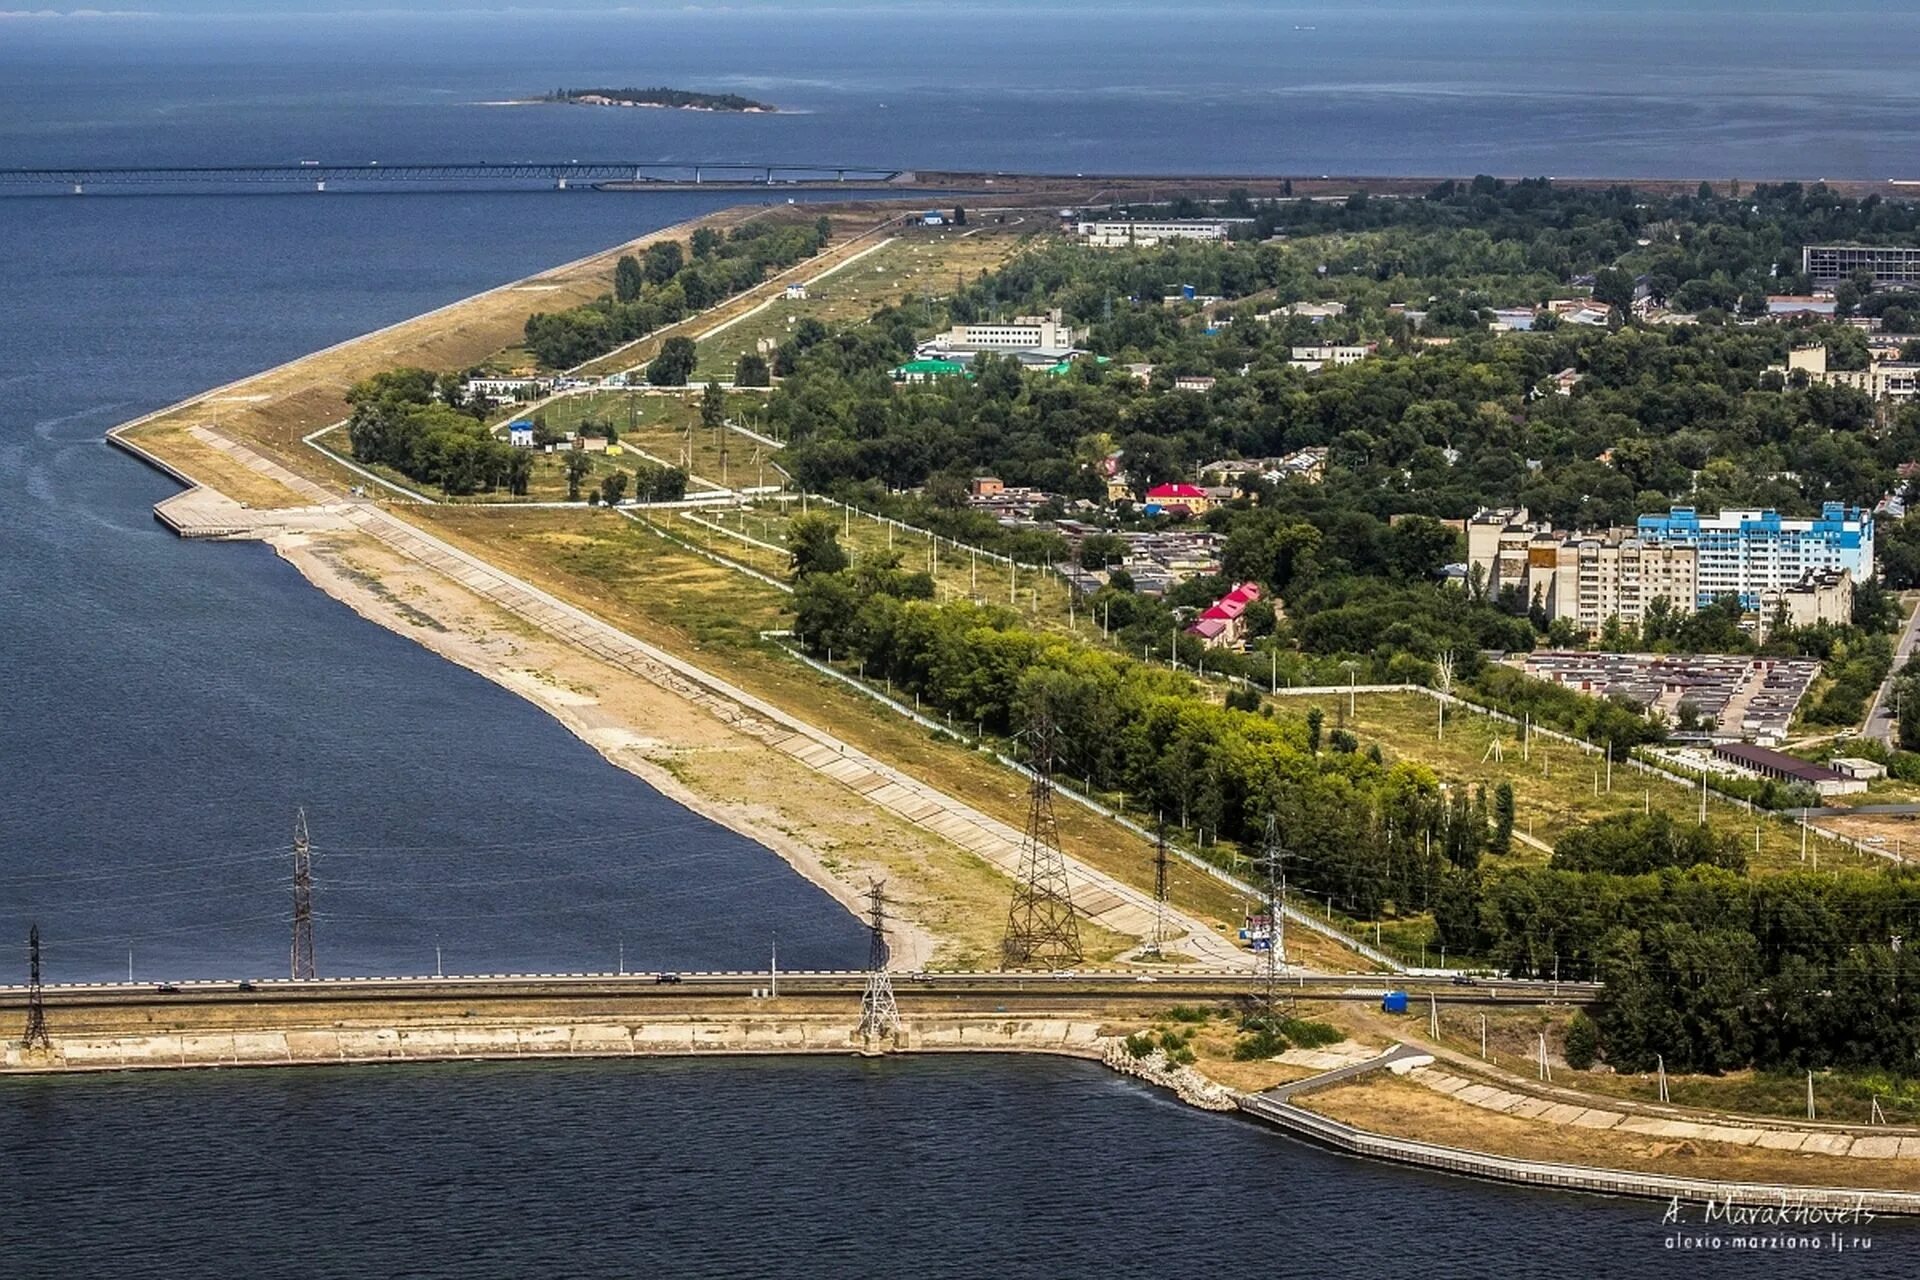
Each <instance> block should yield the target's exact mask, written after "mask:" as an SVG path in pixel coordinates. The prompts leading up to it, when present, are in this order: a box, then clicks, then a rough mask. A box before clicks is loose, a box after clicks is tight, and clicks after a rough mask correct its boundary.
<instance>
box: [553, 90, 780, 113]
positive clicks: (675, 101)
mask: <svg viewBox="0 0 1920 1280" xmlns="http://www.w3.org/2000/svg"><path fill="white" fill-rule="evenodd" d="M540 101H542V102H566V103H572V104H573V105H575V106H583V107H677V108H680V109H681V110H685V111H752V112H767V111H778V110H779V108H778V107H775V106H773V105H771V104H769V103H765V102H755V101H754V100H753V99H752V98H743V97H741V96H740V95H739V94H737V93H701V92H699V91H697V90H692V89H662V88H658V87H655V88H651V89H555V90H554V91H553V92H552V93H549V94H547V95H546V96H545V97H543V98H541V99H540Z"/></svg>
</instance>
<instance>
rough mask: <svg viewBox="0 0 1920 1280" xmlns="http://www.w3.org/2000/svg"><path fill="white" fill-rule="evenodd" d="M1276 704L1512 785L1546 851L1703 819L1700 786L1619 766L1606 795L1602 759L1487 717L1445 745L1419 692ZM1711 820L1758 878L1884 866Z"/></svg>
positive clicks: (1739, 820)
mask: <svg viewBox="0 0 1920 1280" xmlns="http://www.w3.org/2000/svg"><path fill="white" fill-rule="evenodd" d="M1277 705H1278V711H1279V714H1281V715H1290V716H1297V717H1301V718H1304V717H1305V715H1306V713H1307V710H1308V708H1309V707H1311V706H1314V705H1318V706H1319V707H1320V708H1321V710H1322V711H1323V712H1324V713H1325V715H1326V725H1327V729H1328V730H1329V731H1331V730H1332V729H1333V728H1335V727H1338V726H1343V725H1344V726H1345V727H1347V728H1349V729H1351V730H1352V731H1353V733H1354V734H1355V735H1356V736H1357V737H1358V738H1359V739H1360V742H1361V745H1362V747H1363V749H1364V747H1365V746H1367V745H1368V744H1371V743H1375V742H1377V743H1379V744H1380V749H1381V751H1382V752H1383V753H1384V754H1385V755H1386V756H1387V758H1388V759H1389V760H1412V761H1417V762H1419V763H1421V764H1425V765H1427V766H1428V767H1430V768H1431V769H1433V770H1434V772H1435V773H1437V774H1438V775H1439V776H1440V778H1441V780H1442V781H1443V782H1448V783H1451V784H1453V785H1461V784H1471V785H1475V786H1480V785H1485V786H1489V787H1491V786H1494V785H1496V784H1497V783H1499V782H1501V781H1503V780H1504V781H1506V782H1509V783H1511V784H1512V785H1513V791H1514V801H1515V805H1516V809H1517V813H1518V821H1517V822H1516V823H1515V827H1514V830H1515V832H1516V834H1517V835H1520V836H1532V837H1533V838H1534V839H1535V840H1538V841H1540V842H1541V843H1543V844H1546V845H1552V844H1553V842H1554V841H1555V840H1557V839H1558V838H1559V837H1560V835H1561V834H1562V833H1564V832H1566V831H1568V830H1569V829H1571V828H1573V827H1575V826H1578V825H1579V824H1581V823H1584V822H1590V821H1592V820H1593V819H1595V818H1600V817H1605V816H1606V815H1608V814H1615V813H1627V812H1632V811H1634V810H1639V809H1655V810H1662V811H1665V812H1667V813H1671V814H1672V815H1674V816H1675V817H1676V818H1681V819H1684V820H1687V821H1692V820H1695V819H1696V818H1697V817H1698V815H1699V811H1700V808H1699V807H1700V800H1699V792H1698V790H1696V789H1694V788H1690V787H1684V786H1681V785H1680V784H1678V783H1675V782H1669V781H1667V780H1666V779H1664V778H1661V777H1658V776H1650V775H1647V774H1643V773H1641V772H1639V771H1638V770H1636V769H1633V768H1631V767H1628V766H1623V765H1622V764H1621V763H1620V762H1618V761H1616V762H1614V766H1613V778H1612V790H1611V792H1609V791H1608V790H1607V773H1606V764H1605V761H1604V759H1603V757H1602V756H1600V755H1599V754H1598V753H1593V754H1588V753H1586V752H1583V751H1582V750H1581V749H1580V748H1579V747H1575V746H1570V745H1568V744H1566V743H1562V742H1555V741H1551V740H1549V739H1546V738H1535V739H1534V741H1533V743H1532V745H1531V747H1530V748H1529V749H1528V750H1527V751H1526V752H1525V753H1523V752H1522V750H1521V746H1520V742H1519V731H1518V730H1517V729H1516V728H1515V727H1514V726H1512V725H1509V724H1505V723H1503V722H1501V721H1498V720H1494V719H1493V718H1492V717H1490V716H1482V715H1476V714H1470V713H1466V712H1463V711H1460V710H1449V712H1448V713H1447V724H1446V736H1445V738H1444V739H1442V738H1440V737H1439V736H1438V704H1437V703H1436V702H1435V701H1434V700H1433V699H1431V698H1428V697H1425V696H1423V695H1420V694H1412V693H1376V694H1361V695H1359V696H1358V697H1356V698H1354V699H1353V708H1354V709H1353V714H1352V715H1351V716H1349V714H1348V710H1347V708H1348V699H1347V698H1346V697H1343V696H1339V695H1328V696H1326V697H1324V698H1307V697H1283V698H1280V699H1278V700H1277ZM1495 739H1498V740H1499V741H1500V743H1501V754H1502V756H1503V759H1494V758H1492V755H1491V752H1490V747H1491V746H1492V744H1493V742H1494V741H1495ZM1707 821H1708V823H1709V824H1711V825H1712V826H1713V828H1714V829H1715V830H1717V831H1721V832H1724V833H1726V834H1728V835H1731V836H1733V837H1735V838H1737V839H1738V840H1739V841H1740V843H1741V846H1742V848H1744V849H1745V850H1746V853H1747V858H1748V862H1749V864H1750V865H1751V866H1752V867H1753V868H1754V869H1755V870H1756V871H1778V870H1785V869H1789V868H1792V869H1798V868H1800V867H1802V866H1803V865H1811V864H1812V862H1814V861H1817V862H1818V863H1819V865H1820V866H1822V867H1832V866H1856V867H1857V866H1883V865H1885V863H1884V860H1882V859H1879V858H1875V857H1872V856H1870V855H1868V854H1863V853H1859V852H1857V851H1856V850H1854V849H1853V848H1851V847H1850V846H1848V845H1844V844H1841V843H1838V842H1836V841H1833V840H1827V839H1823V838H1822V837H1821V836H1820V834H1819V833H1818V832H1817V831H1816V832H1814V833H1813V834H1812V836H1811V838H1810V839H1809V840H1808V842H1807V847H1808V855H1809V861H1808V863H1806V864H1803V863H1802V862H1801V860H1800V834H1799V831H1798V830H1797V829H1796V828H1795V827H1793V826H1790V825H1789V824H1787V823H1785V822H1782V821H1780V820H1779V819H1777V818H1771V817H1767V816H1765V815H1764V814H1748V813H1747V812H1746V811H1745V810H1744V809H1738V808H1735V807H1734V806H1732V805H1729V804H1727V803H1725V802H1723V801H1721V800H1719V799H1717V798H1710V799H1709V801H1708V804H1707ZM1756 832H1758V833H1759V851H1758V853H1756V852H1755V844H1754V839H1755V833H1756ZM1513 856H1514V857H1515V858H1516V859H1520V860H1524V861H1533V862H1537V861H1542V860H1544V859H1545V857H1546V851H1545V850H1542V849H1540V848H1538V847H1535V846H1529V845H1528V844H1527V843H1526V842H1525V841H1524V840H1519V839H1516V840H1515V842H1514V853H1513Z"/></svg>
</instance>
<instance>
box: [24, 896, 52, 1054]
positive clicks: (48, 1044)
mask: <svg viewBox="0 0 1920 1280" xmlns="http://www.w3.org/2000/svg"><path fill="white" fill-rule="evenodd" d="M21 1047H22V1048H24V1049H25V1050H26V1051H27V1052H28V1053H33V1052H36V1051H39V1052H51V1051H52V1049H53V1037H52V1036H50V1035H48V1034H47V993H46V992H45V991H44V990H43V989H42V988H41V986H40V926H39V925H37V924H35V925H30V926H29V927H28V929H27V1035H26V1040H25V1042H24V1043H23V1044H22V1046H21Z"/></svg>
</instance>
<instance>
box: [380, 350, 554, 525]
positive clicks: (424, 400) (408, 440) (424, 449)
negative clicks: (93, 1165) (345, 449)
mask: <svg viewBox="0 0 1920 1280" xmlns="http://www.w3.org/2000/svg"><path fill="white" fill-rule="evenodd" d="M347 401H348V403H350V404H351V405H352V406H353V414H352V416H351V417H350V418H349V419H348V420H347V438H348V440H349V442H350V443H351V445H352V448H353V456H354V457H356V458H358V459H360V460H361V461H362V462H370V463H374V464H377V465H381V466H387V467H392V468H393V469H394V470H396V471H398V472H400V473H401V474H402V475H404V476H407V477H408V478H410V479H413V480H418V481H420V482H421V483H423V484H430V485H434V486H436V487H438V488H439V489H441V490H443V491H444V492H446V493H448V494H451V495H455V496H459V495H463V494H471V493H481V492H493V491H495V490H499V489H505V490H507V491H508V492H510V493H515V494H524V493H525V492H526V491H527V484H528V480H529V478H530V477H531V475H532V472H533V460H532V459H531V458H530V457H529V456H528V455H527V453H526V451H525V450H523V449H515V448H513V447H512V446H510V445H508V444H507V443H506V442H504V441H501V440H497V439H495V438H494V437H493V435H492V434H491V433H489V432H488V430H487V427H486V424H485V423H484V422H481V421H480V420H479V419H477V418H474V417H472V416H471V415H469V414H466V413H462V412H461V411H459V410H458V409H455V408H453V407H452V406H451V405H449V404H448V403H447V402H446V401H445V399H443V398H442V396H441V388H440V386H439V384H438V380H437V379H436V377H435V375H434V374H432V373H430V372H428V371H427V370H425V369H394V370H390V371H388V372H386V373H380V374H376V375H374V376H373V377H371V378H368V379H366V380H365V381H363V382H360V383H358V384H356V385H355V386H354V387H353V388H352V389H351V390H350V391H348V392H347Z"/></svg>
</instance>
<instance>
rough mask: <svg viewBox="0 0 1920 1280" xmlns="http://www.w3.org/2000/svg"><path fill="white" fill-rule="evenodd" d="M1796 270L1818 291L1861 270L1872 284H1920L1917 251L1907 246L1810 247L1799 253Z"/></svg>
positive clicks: (1833, 245) (1919, 266)
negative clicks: (1798, 267)
mask: <svg viewBox="0 0 1920 1280" xmlns="http://www.w3.org/2000/svg"><path fill="white" fill-rule="evenodd" d="M1800 270H1801V271H1803V272H1805V273H1806V274H1807V275H1809V276H1811V277H1813V283H1814V285H1815V286H1816V287H1819V288H1828V289H1831V288H1832V287H1833V286H1834V285H1837V284H1839V283H1841V282H1842V281H1844V280H1847V279H1850V278H1851V277H1852V275H1853V273H1854V272H1856V271H1865V272H1869V273H1870V274H1871V275H1872V276H1873V283H1874V284H1875V286H1877V287H1881V288H1884V287H1886V286H1887V285H1920V248H1913V247H1910V246H1907V245H1867V244H1810V245H1806V246H1805V247H1803V248H1802V249H1801V250H1800Z"/></svg>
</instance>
